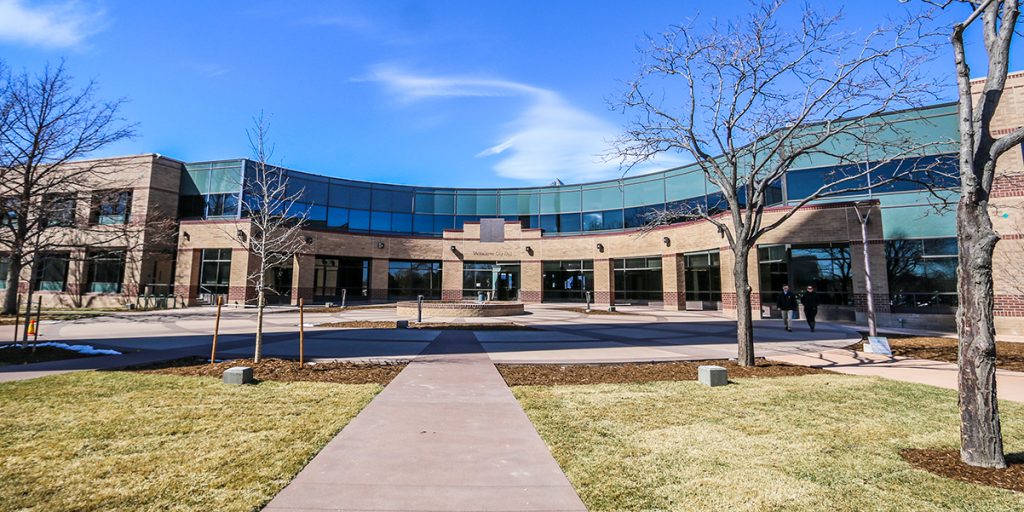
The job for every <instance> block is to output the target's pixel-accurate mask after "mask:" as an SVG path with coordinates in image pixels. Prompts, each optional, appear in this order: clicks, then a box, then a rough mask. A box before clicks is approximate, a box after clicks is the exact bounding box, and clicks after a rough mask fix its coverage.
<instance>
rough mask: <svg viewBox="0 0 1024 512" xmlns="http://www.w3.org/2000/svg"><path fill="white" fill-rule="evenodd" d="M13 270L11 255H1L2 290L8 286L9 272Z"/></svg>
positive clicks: (0, 279) (0, 277) (0, 280)
mask: <svg viewBox="0 0 1024 512" xmlns="http://www.w3.org/2000/svg"><path fill="white" fill-rule="evenodd" d="M10 271H11V257H10V256H7V255H3V256H0V290H3V289H5V288H7V273H8V272H10Z"/></svg>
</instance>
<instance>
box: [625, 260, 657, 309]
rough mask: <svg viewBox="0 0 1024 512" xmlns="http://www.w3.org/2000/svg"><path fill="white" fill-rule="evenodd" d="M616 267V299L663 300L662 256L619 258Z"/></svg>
mask: <svg viewBox="0 0 1024 512" xmlns="http://www.w3.org/2000/svg"><path fill="white" fill-rule="evenodd" d="M614 267H615V300H621V301H641V302H643V301H660V300H662V280H661V258H660V257H657V256H654V257H649V258H625V259H617V260H615V262H614Z"/></svg>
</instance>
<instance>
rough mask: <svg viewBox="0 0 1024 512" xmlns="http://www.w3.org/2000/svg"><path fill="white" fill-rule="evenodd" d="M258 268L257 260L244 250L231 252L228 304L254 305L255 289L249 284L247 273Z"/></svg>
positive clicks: (236, 249)
mask: <svg viewBox="0 0 1024 512" xmlns="http://www.w3.org/2000/svg"><path fill="white" fill-rule="evenodd" d="M259 268H260V264H259V258H257V257H256V256H254V255H252V254H250V253H249V251H246V250H245V249H238V248H235V249H232V251H231V279H230V280H229V281H228V296H227V298H226V299H225V303H228V304H253V305H255V304H256V287H255V286H253V285H252V283H250V282H249V273H250V272H255V271H256V270H258V269H259Z"/></svg>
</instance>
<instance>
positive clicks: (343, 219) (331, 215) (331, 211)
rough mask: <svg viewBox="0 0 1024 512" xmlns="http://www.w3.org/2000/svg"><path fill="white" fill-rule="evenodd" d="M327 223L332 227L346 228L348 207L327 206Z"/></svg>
mask: <svg viewBox="0 0 1024 512" xmlns="http://www.w3.org/2000/svg"><path fill="white" fill-rule="evenodd" d="M327 225H328V226H329V227H332V228H342V229H348V209H346V208H328V210H327Z"/></svg>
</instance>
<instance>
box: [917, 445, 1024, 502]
mask: <svg viewBox="0 0 1024 512" xmlns="http://www.w3.org/2000/svg"><path fill="white" fill-rule="evenodd" d="M900 455H901V456H902V457H903V460H906V461H907V462H909V463H910V464H911V465H912V466H914V467H915V468H918V469H923V470H925V471H928V472H930V473H934V474H936V475H939V476H943V477H946V478H952V479H953V480H960V481H961V482H969V483H972V484H980V485H987V486H990V487H999V488H1001V489H1009V490H1011V491H1017V492H1024V454H1011V455H1007V456H1006V464H1007V467H1006V468H1005V469H990V468H977V467H974V466H968V465H967V464H964V463H963V462H962V461H961V460H960V452H959V451H958V450H935V449H927V450H926V449H914V450H911V449H908V450H903V451H901V452H900Z"/></svg>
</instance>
